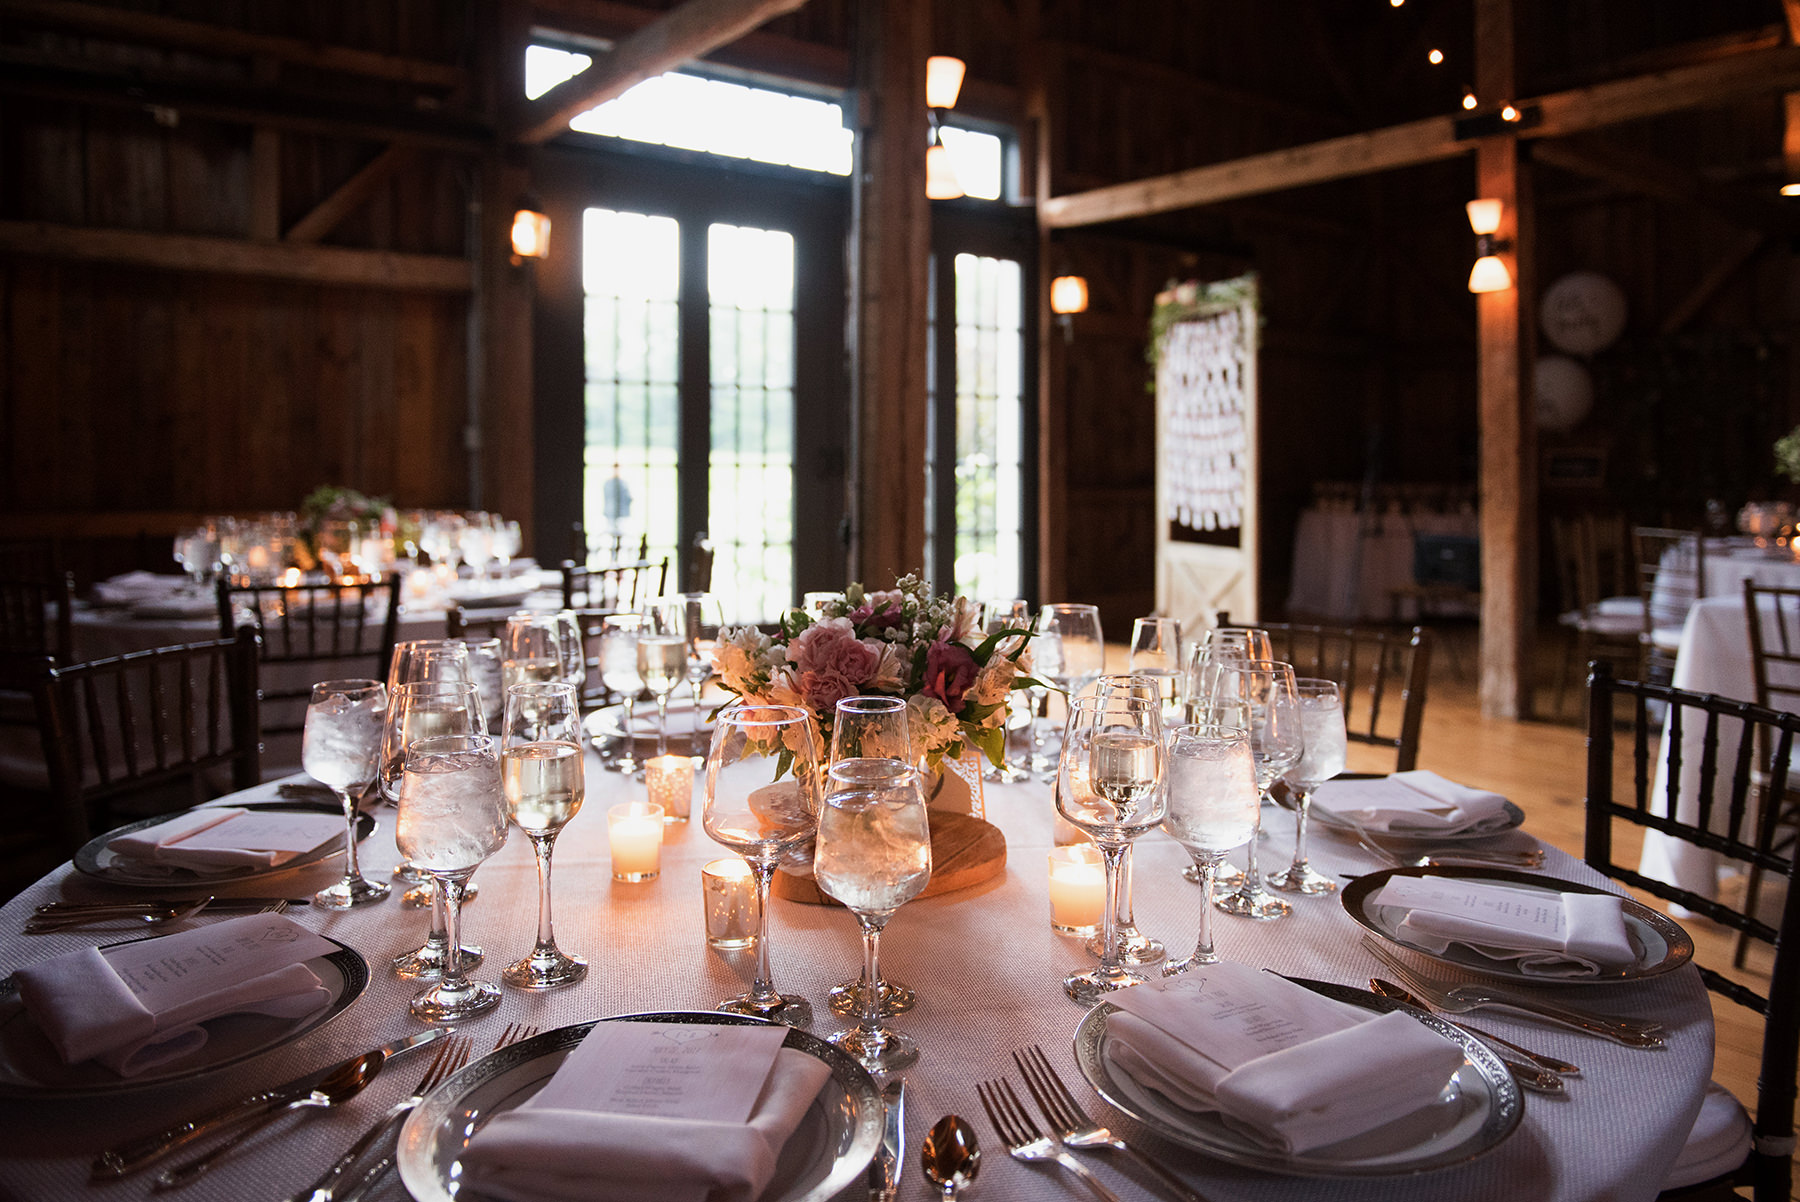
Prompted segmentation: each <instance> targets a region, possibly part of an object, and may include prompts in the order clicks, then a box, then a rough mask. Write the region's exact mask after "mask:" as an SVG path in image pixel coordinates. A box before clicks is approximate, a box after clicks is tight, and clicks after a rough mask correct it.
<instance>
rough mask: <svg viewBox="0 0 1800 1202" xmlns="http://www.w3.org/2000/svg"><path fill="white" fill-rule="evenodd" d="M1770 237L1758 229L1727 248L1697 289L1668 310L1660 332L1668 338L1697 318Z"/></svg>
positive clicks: (1696, 286) (1695, 287) (1697, 285)
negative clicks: (1707, 303)
mask: <svg viewBox="0 0 1800 1202" xmlns="http://www.w3.org/2000/svg"><path fill="white" fill-rule="evenodd" d="M1767 241H1768V238H1767V237H1766V236H1765V235H1763V234H1760V233H1757V232H1756V231H1751V232H1749V233H1747V234H1745V235H1744V236H1743V237H1742V238H1740V239H1739V240H1738V243H1737V245H1736V246H1734V247H1732V248H1731V249H1730V250H1729V251H1727V252H1726V253H1725V255H1724V257H1722V258H1721V259H1720V260H1719V261H1718V262H1717V263H1715V264H1713V269H1712V270H1711V271H1709V272H1707V273H1706V275H1705V277H1704V278H1703V279H1701V281H1700V282H1699V283H1698V284H1696V285H1695V286H1694V290H1693V291H1692V292H1690V293H1688V294H1687V296H1686V297H1684V298H1683V299H1682V301H1681V303H1680V304H1678V305H1676V306H1675V307H1674V308H1673V309H1670V310H1669V315H1668V316H1667V317H1665V318H1663V320H1662V326H1661V329H1660V331H1659V332H1660V333H1661V335H1662V337H1664V338H1668V337H1669V336H1671V335H1673V334H1678V333H1680V332H1681V327H1683V326H1685V325H1686V324H1687V323H1688V322H1690V321H1692V320H1693V319H1694V315H1695V314H1696V313H1698V312H1700V310H1701V309H1703V308H1705V306H1706V302H1707V301H1709V300H1711V299H1712V298H1713V295H1714V294H1715V293H1717V292H1718V291H1719V289H1720V288H1723V287H1724V286H1725V281H1727V280H1729V279H1730V278H1731V277H1732V276H1734V275H1736V274H1737V273H1738V270H1739V269H1740V268H1741V267H1743V266H1744V264H1746V263H1748V262H1749V261H1750V260H1751V259H1753V258H1755V257H1756V254H1757V252H1758V251H1760V250H1761V249H1762V248H1763V245H1764V243H1766V242H1767Z"/></svg>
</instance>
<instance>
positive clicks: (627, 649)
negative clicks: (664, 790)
mask: <svg viewBox="0 0 1800 1202" xmlns="http://www.w3.org/2000/svg"><path fill="white" fill-rule="evenodd" d="M643 629H644V617H643V615H642V614H608V615H607V616H606V617H605V618H604V619H602V620H601V623H600V682H601V683H602V684H604V685H605V686H606V687H607V688H608V689H609V690H610V691H612V692H614V693H617V694H618V695H619V699H620V701H621V703H622V707H621V708H622V712H621V714H620V718H619V731H620V734H619V753H618V755H617V756H615V757H614V758H613V761H612V763H611V764H609V765H608V767H610V768H611V769H612V770H613V771H614V772H624V773H633V772H636V771H637V770H638V769H639V768H642V767H643V766H644V765H643V761H641V760H639V759H638V758H637V756H636V754H635V748H636V745H637V727H636V725H635V723H634V722H633V710H634V709H635V708H636V706H637V698H638V694H639V693H640V692H642V691H643V688H644V678H643V677H642V676H639V675H638V654H637V643H638V636H639V634H640V633H641V632H642V631H643Z"/></svg>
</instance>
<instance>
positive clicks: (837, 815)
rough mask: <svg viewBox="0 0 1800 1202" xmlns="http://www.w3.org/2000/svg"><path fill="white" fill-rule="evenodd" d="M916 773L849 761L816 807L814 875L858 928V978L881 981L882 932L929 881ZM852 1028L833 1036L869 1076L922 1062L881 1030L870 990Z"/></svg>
mask: <svg viewBox="0 0 1800 1202" xmlns="http://www.w3.org/2000/svg"><path fill="white" fill-rule="evenodd" d="M921 779H922V778H921V776H920V773H919V770H918V769H917V768H915V767H913V766H912V765H910V764H907V763H905V762H904V761H901V760H897V759H870V758H851V759H844V760H836V761H834V762H833V763H832V765H831V771H830V773H829V777H828V784H827V787H826V791H825V801H824V804H823V805H822V806H821V807H820V809H819V836H818V845H817V847H816V849H815V850H814V852H813V875H814V877H815V878H817V880H818V882H819V888H821V889H823V890H824V891H825V892H826V893H829V894H830V895H831V896H832V897H835V898H836V899H837V900H838V901H840V902H843V903H844V905H845V907H846V908H847V909H849V911H850V912H851V913H852V914H854V915H856V921H857V923H858V924H859V925H860V926H861V927H862V941H863V979H864V980H868V981H879V980H880V979H881V932H882V930H883V928H885V927H886V926H887V924H888V920H889V919H890V918H892V917H893V916H894V911H896V910H898V909H899V908H900V907H901V906H903V905H905V904H906V903H907V902H909V901H911V900H912V899H913V898H915V897H917V896H918V895H919V893H920V891H921V890H923V889H924V888H925V886H926V884H927V883H928V882H929V881H930V880H931V825H930V823H929V822H927V821H926V817H925V790H924V787H923V785H922V783H921ZM862 1000H863V1006H862V1013H861V1014H860V1015H859V1016H858V1019H857V1023H856V1026H855V1027H853V1028H851V1029H850V1030H848V1031H840V1032H838V1033H837V1034H835V1035H833V1036H831V1038H830V1042H832V1043H834V1044H836V1045H837V1046H838V1047H840V1048H842V1049H843V1050H844V1051H846V1052H848V1053H849V1054H850V1055H851V1056H853V1057H855V1059H856V1062H857V1063H858V1064H861V1065H862V1066H863V1067H864V1068H866V1069H868V1070H869V1071H870V1072H872V1073H880V1072H897V1071H898V1070H900V1069H903V1068H907V1067H909V1066H911V1065H912V1064H913V1063H915V1062H916V1061H917V1060H918V1059H919V1049H918V1046H917V1045H916V1044H914V1043H913V1041H912V1040H911V1039H909V1038H907V1037H906V1036H905V1035H902V1034H901V1033H900V1032H898V1031H894V1030H890V1029H889V1028H887V1027H884V1026H882V1025H881V1005H880V1002H879V1000H878V997H877V995H876V993H875V991H870V990H864V991H863V999H862Z"/></svg>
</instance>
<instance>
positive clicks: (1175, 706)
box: [1129, 616, 1187, 726]
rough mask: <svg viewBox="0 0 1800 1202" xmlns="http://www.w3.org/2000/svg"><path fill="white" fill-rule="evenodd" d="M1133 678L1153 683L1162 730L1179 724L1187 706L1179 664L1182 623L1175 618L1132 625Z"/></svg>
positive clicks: (1184, 673)
mask: <svg viewBox="0 0 1800 1202" xmlns="http://www.w3.org/2000/svg"><path fill="white" fill-rule="evenodd" d="M1129 667H1130V670H1131V674H1132V675H1133V676H1143V677H1147V678H1148V679H1150V680H1153V681H1155V682H1156V686H1157V693H1158V695H1159V696H1160V697H1161V699H1162V707H1163V712H1162V719H1163V725H1164V726H1174V725H1177V724H1178V723H1180V722H1181V720H1182V718H1183V716H1184V712H1185V709H1186V706H1187V679H1186V678H1187V667H1186V665H1185V664H1183V663H1182V661H1181V623H1180V622H1179V621H1177V620H1176V619H1174V618H1161V617H1155V616H1151V617H1147V618H1139V619H1138V620H1137V621H1135V622H1133V623H1132V625H1131V659H1130V661H1129Z"/></svg>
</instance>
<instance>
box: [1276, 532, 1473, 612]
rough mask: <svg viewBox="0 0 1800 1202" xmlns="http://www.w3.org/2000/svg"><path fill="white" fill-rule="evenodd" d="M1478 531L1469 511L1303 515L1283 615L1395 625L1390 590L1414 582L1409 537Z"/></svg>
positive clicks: (1401, 587) (1295, 533) (1468, 533)
mask: <svg viewBox="0 0 1800 1202" xmlns="http://www.w3.org/2000/svg"><path fill="white" fill-rule="evenodd" d="M1478 533H1479V519H1478V518H1477V517H1476V515H1475V514H1473V513H1400V512H1394V513H1366V512H1359V511H1357V510H1353V509H1322V508H1310V509H1306V510H1303V511H1302V512H1301V514H1300V522H1299V525H1298V526H1297V527H1296V528H1295V531H1294V564H1293V577H1292V579H1293V585H1292V587H1291V588H1290V590H1289V592H1288V598H1287V612H1288V613H1290V614H1292V615H1294V616H1295V617H1296V618H1297V619H1303V618H1311V619H1320V618H1323V619H1327V620H1331V621H1341V622H1355V621H1359V620H1364V619H1373V620H1376V621H1382V622H1386V621H1390V620H1393V619H1394V618H1395V616H1396V614H1395V592H1396V590H1405V589H1406V588H1407V587H1408V586H1410V585H1411V584H1412V583H1413V535H1415V534H1457V535H1466V536H1468V537H1471V538H1472V537H1474V536H1475V535H1477V534H1478Z"/></svg>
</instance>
